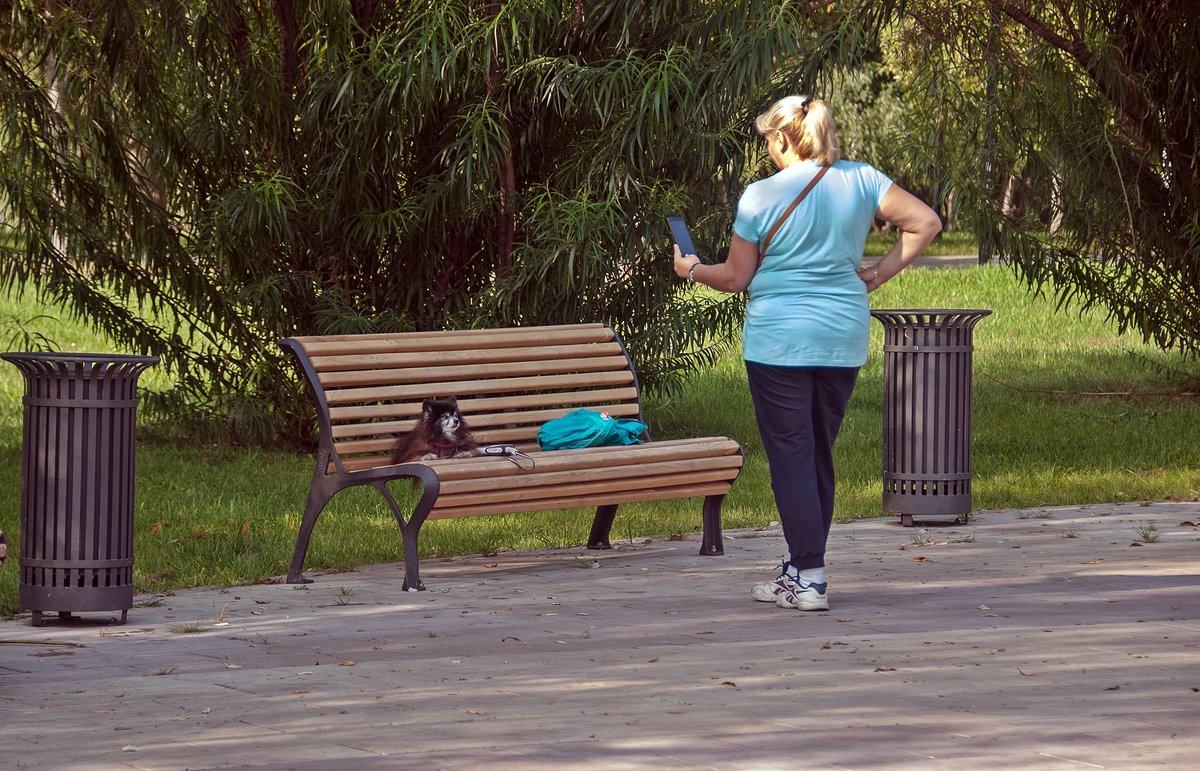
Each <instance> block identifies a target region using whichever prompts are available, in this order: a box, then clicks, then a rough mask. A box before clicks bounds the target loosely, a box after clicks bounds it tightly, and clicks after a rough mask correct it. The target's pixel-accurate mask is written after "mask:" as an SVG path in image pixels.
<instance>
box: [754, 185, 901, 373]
mask: <svg viewBox="0 0 1200 771" xmlns="http://www.w3.org/2000/svg"><path fill="white" fill-rule="evenodd" d="M819 168H820V167H819V166H818V165H817V163H816V161H801V162H799V163H794V164H792V165H791V166H788V167H787V168H785V169H782V170H781V171H779V172H778V173H776V174H773V175H772V176H770V177H768V178H766V179H764V180H761V181H759V182H755V183H753V184H751V185H750V186H749V187H747V188H746V192H745V193H743V194H742V197H741V200H739V201H738V208H737V218H736V219H735V220H734V223H733V232H734V233H736V234H737V235H738V236H740V237H742V238H744V239H745V240H747V241H749V242H750V243H752V244H760V243H762V241H763V239H764V238H766V235H767V231H769V230H770V229H771V228H772V227H774V225H775V223H776V222H777V221H778V220H779V217H780V216H781V215H782V214H783V212H784V211H785V210H786V209H787V207H789V206H791V204H792V201H794V200H796V196H798V195H800V191H801V190H803V189H804V187H805V185H807V184H808V183H809V181H810V180H812V178H813V175H815V174H816V173H817V170H818V169H819ZM891 185H892V180H891V179H889V178H888V177H887V175H885V174H884V173H883V172H881V171H879V170H878V169H876V168H874V167H872V166H869V165H867V164H865V163H852V162H850V161H838V162H837V163H835V164H833V166H831V167H830V168H829V171H828V172H826V174H825V176H824V177H822V178H821V181H820V182H818V183H817V184H816V187H814V188H813V189H812V190H811V191H809V194H808V196H807V197H806V198H805V199H804V200H803V201H802V202H801V203H800V205H799V206H797V207H796V210H795V211H793V212H792V213H791V216H789V217H788V218H787V220H786V221H785V222H784V223H783V226H782V227H780V228H779V230H778V231H777V232H776V233H775V235H774V237H773V238H772V239H771V244H770V246H769V248H768V249H767V254H766V256H765V257H764V258H763V262H762V265H761V266H760V267H759V269H758V272H757V273H755V274H754V279H753V280H752V281H751V282H750V301H749V303H748V304H747V306H746V322H745V325H744V327H743V329H742V356H743V357H744V358H745V359H746V360H747V361H753V362H757V363H759V364H770V365H775V366H782V367H861V366H862V365H863V364H865V363H866V361H867V337H868V331H869V330H868V326H869V323H870V318H871V317H870V312H869V311H870V308H869V306H868V304H867V287H866V284H864V283H863V281H862V279H860V278H859V277H858V274H857V269H858V264H859V262H860V261H861V260H862V253H863V246H864V244H865V243H866V240H867V231H868V230H870V228H871V222H872V221H873V219H874V217H875V212H876V211H878V209H879V204H880V203H881V202H882V201H883V197H884V196H885V195H887V191H888V190H889V189H890V188H891Z"/></svg>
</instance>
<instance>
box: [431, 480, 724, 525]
mask: <svg viewBox="0 0 1200 771" xmlns="http://www.w3.org/2000/svg"><path fill="white" fill-rule="evenodd" d="M731 487H732V483H731V482H706V483H702V484H695V485H685V486H682V487H659V488H656V489H653V490H626V491H625V492H615V493H597V494H594V495H577V496H568V497H564V498H544V499H539V500H536V501H507V502H504V503H495V504H489V505H487V506H462V507H458V508H452V509H438V508H435V509H433V511H431V512H430V514H429V518H430V519H449V518H452V517H474V516H480V515H484V514H514V513H518V512H526V511H547V510H551V509H574V508H583V507H590V506H608V505H613V504H621V503H640V502H642V501H666V500H672V499H675V498H693V497H699V496H709V495H724V494H725V493H727V492H729V490H730V488H731Z"/></svg>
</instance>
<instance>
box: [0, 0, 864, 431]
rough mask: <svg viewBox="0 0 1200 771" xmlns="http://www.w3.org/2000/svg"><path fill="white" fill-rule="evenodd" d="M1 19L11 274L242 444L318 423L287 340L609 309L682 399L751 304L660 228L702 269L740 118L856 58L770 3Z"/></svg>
mask: <svg viewBox="0 0 1200 771" xmlns="http://www.w3.org/2000/svg"><path fill="white" fill-rule="evenodd" d="M47 9H49V10H47ZM9 14H10V18H11V22H10V24H9V25H8V27H7V28H6V29H5V30H4V31H3V32H0V38H3V45H2V46H0V114H2V115H3V116H4V118H3V119H2V120H0V223H3V225H2V227H3V228H5V229H6V230H7V232H6V233H4V234H3V237H2V238H0V287H7V288H12V287H17V286H22V285H25V284H26V283H28V284H31V285H33V286H35V287H36V288H37V289H38V291H39V292H40V293H42V294H43V295H44V296H45V297H46V298H47V299H48V300H49V301H50V302H52V303H54V304H58V305H61V306H63V307H65V308H67V309H69V311H70V312H71V313H72V314H74V315H76V316H78V317H79V318H81V319H84V320H86V321H88V322H89V323H91V324H94V325H95V326H96V327H97V328H99V329H100V330H102V331H103V332H105V333H106V334H108V335H109V336H111V337H112V338H113V339H114V340H116V341H117V342H118V343H119V345H120V346H122V347H123V348H124V349H126V350H129V351H133V352H139V353H153V354H157V355H160V356H161V357H162V358H163V362H164V366H165V367H167V368H168V369H169V370H170V371H171V372H172V374H173V376H174V385H173V386H172V388H170V389H168V390H167V391H166V392H163V393H160V394H155V395H153V396H152V397H151V398H150V399H149V400H148V401H147V407H148V408H149V409H151V410H154V411H157V412H159V413H161V414H166V415H169V416H170V417H171V418H172V419H173V420H176V421H180V422H185V421H188V420H190V419H193V418H195V417H197V416H200V417H205V416H207V417H209V418H213V419H224V420H229V421H231V426H232V428H233V434H234V435H235V436H243V437H252V436H260V437H265V436H269V435H271V434H272V433H273V432H280V433H282V434H283V435H286V436H288V437H292V438H295V437H302V436H304V435H305V434H306V433H307V432H309V431H310V430H311V425H310V422H309V421H310V417H309V412H310V411H309V409H308V405H307V400H306V397H305V395H304V394H303V393H302V389H301V386H300V385H299V383H298V381H297V379H296V378H295V377H294V376H293V372H292V369H291V365H290V363H289V362H288V361H286V360H285V359H284V358H283V355H282V353H281V351H280V350H279V349H278V346H277V344H276V341H277V340H278V339H279V338H282V337H287V336H290V335H294V334H335V333H342V332H362V331H373V330H397V329H429V328H454V327H469V326H474V325H485V324H486V325H496V324H539V323H555V322H562V321H573V322H574V321H596V320H601V321H607V322H609V323H612V324H614V325H615V326H616V327H617V328H618V330H619V331H620V332H621V333H622V335H623V336H624V338H625V339H626V341H627V343H628V345H629V347H630V350H631V352H632V353H633V355H634V357H635V359H636V360H637V363H638V365H639V369H640V372H641V373H642V375H643V377H644V379H645V380H646V382H647V384H648V385H650V386H652V387H658V386H670V385H671V384H678V382H680V378H681V376H683V375H684V374H686V373H688V372H693V371H695V369H696V368H697V367H699V366H702V365H703V364H705V363H707V362H711V361H712V360H713V359H714V357H715V356H717V355H718V354H719V352H720V350H721V348H722V346H723V345H725V344H726V343H727V342H728V340H729V337H730V334H731V333H732V332H733V331H734V330H735V329H736V325H737V321H738V319H739V318H740V302H741V300H740V299H739V298H727V299H726V300H724V301H722V302H716V301H713V302H708V303H703V304H700V305H689V304H687V303H686V302H685V300H684V298H683V297H682V296H681V292H683V291H685V287H684V286H683V285H682V284H681V283H680V282H679V281H678V280H677V279H675V278H673V276H672V275H671V273H670V271H669V261H668V255H669V252H668V248H669V243H668V237H667V235H666V231H665V227H664V224H663V220H664V217H665V215H666V214H668V213H678V212H684V213H686V214H689V215H690V216H691V219H692V220H693V222H694V224H695V226H696V231H697V236H698V239H699V242H700V243H701V244H703V245H704V246H705V247H706V248H707V249H708V252H709V254H711V255H712V256H713V257H714V258H715V257H716V256H717V255H716V248H715V246H716V245H717V244H721V243H724V242H725V240H726V239H727V237H728V228H729V224H730V221H731V218H732V202H733V201H734V200H735V199H736V196H737V193H738V192H739V191H740V189H741V188H742V186H743V185H744V184H745V182H746V181H747V179H748V178H749V177H751V176H753V175H754V174H756V173H758V172H759V171H761V169H762V167H761V163H760V161H759V159H758V158H757V156H756V151H757V148H756V137H755V136H754V134H753V131H752V129H751V118H752V116H753V115H754V114H756V113H757V112H758V111H759V110H761V109H763V108H764V107H765V105H766V104H767V103H769V101H770V100H771V99H774V98H776V97H777V96H779V95H782V94H783V93H786V92H790V91H795V90H798V89H799V85H800V84H801V83H802V82H805V79H806V78H807V79H809V80H811V79H812V78H813V77H814V76H815V73H816V71H817V70H818V69H819V67H820V66H825V64H827V63H836V62H840V61H843V60H845V59H848V58H853V57H854V56H856V54H855V51H856V50H858V48H860V47H862V46H865V45H867V42H868V41H865V40H859V39H858V38H857V37H856V36H855V35H853V34H851V32H853V30H854V29H856V27H855V26H854V25H853V24H848V19H847V18H846V17H845V15H844V14H842V13H840V12H837V11H834V10H829V9H826V8H819V9H816V10H814V9H810V8H808V7H807V6H798V5H796V4H793V3H784V2H777V1H776V2H772V1H768V0H751V1H750V2H685V1H676V2H666V3H641V2H625V1H622V0H610V1H608V2H589V3H577V2H546V1H544V0H521V1H518V2H504V3H501V2H485V3H469V2H465V1H464V0H427V1H426V2H422V3H419V4H415V3H394V2H393V3H375V2H363V3H349V2H346V0H340V1H339V0H323V1H321V2H314V3H305V4H301V3H294V2H266V0H257V1H256V2H248V3H231V2H221V1H219V0H163V2H157V3H144V2H138V1H135V0H122V1H120V2H110V1H109V0H103V2H101V1H100V0H91V1H90V2H77V3H71V4H69V5H68V4H60V5H54V6H44V5H43V4H41V3H35V2H32V0H24V1H18V2H16V3H14V4H11V11H10V12H9ZM842 28H844V29H845V30H848V31H846V32H844V34H843V38H844V39H841V40H839V41H838V42H837V43H836V44H826V45H823V47H822V48H821V56H820V57H819V58H814V57H813V56H810V52H811V51H812V50H814V46H816V45H817V43H818V42H820V41H826V42H828V41H827V38H828V37H829V35H831V34H832V33H833V32H834V31H837V30H838V29H842Z"/></svg>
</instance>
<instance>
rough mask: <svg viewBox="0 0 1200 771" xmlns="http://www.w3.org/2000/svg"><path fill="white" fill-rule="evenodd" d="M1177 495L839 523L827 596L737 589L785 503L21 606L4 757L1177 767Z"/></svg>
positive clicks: (604, 765) (39, 760)
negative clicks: (560, 545) (64, 620)
mask: <svg viewBox="0 0 1200 771" xmlns="http://www.w3.org/2000/svg"><path fill="white" fill-rule="evenodd" d="M1193 522H1200V503H1196V502H1190V503H1157V504H1152V505H1139V504H1127V505H1106V506H1094V507H1084V508H1054V509H1039V510H1034V511H984V512H979V513H978V514H976V515H975V516H974V517H973V518H972V520H971V521H970V522H969V523H968V524H966V525H954V526H936V527H935V526H933V525H929V526H927V527H925V528H924V529H921V528H902V527H900V526H899V524H898V523H897V522H896V521H895V520H894V519H876V520H864V521H859V522H854V523H851V524H842V525H835V527H834V530H833V534H832V536H831V566H830V571H829V575H830V580H831V589H830V591H831V600H832V603H833V610H832V611H830V612H828V613H802V612H800V611H785V610H781V609H778V608H775V607H774V606H772V605H769V604H766V603H756V602H753V601H752V600H751V599H750V598H749V595H748V590H749V587H750V585H751V584H752V583H753V582H755V581H756V580H759V579H761V578H764V577H768V576H769V575H770V573H771V566H772V565H773V564H775V563H777V561H778V558H779V556H780V555H781V554H782V552H783V551H784V545H783V539H782V537H781V535H780V533H779V530H778V528H777V527H774V528H768V529H766V530H762V531H733V532H729V533H727V534H726V555H725V556H724V557H701V556H699V555H698V554H697V553H696V552H697V550H698V548H699V544H698V539H694V538H689V539H687V540H684V541H670V540H662V541H658V540H656V541H649V542H647V541H636V542H634V543H627V544H625V545H624V546H623V548H622V549H621V550H614V551H611V552H606V553H597V552H588V551H586V550H584V549H566V550H550V551H539V552H533V553H507V554H501V555H499V556H493V557H471V558H463V559H452V560H430V561H427V562H426V563H423V570H424V573H423V577H424V579H425V582H426V584H427V585H428V587H429V591H427V592H420V593H415V592H414V593H404V592H402V591H401V589H400V586H401V582H402V571H401V570H400V569H399V567H398V566H397V565H376V566H369V567H365V568H363V569H361V570H359V571H356V572H352V573H341V574H328V575H320V576H317V581H316V582H315V583H313V584H311V585H310V586H307V587H300V586H292V585H286V584H281V585H258V586H249V587H241V588H234V589H228V590H192V591H184V592H180V593H178V594H175V595H172V596H169V597H165V598H161V601H160V602H155V601H154V600H153V598H147V597H142V598H139V600H140V602H139V603H138V606H137V607H135V608H133V609H132V610H131V611H130V613H129V622H128V624H126V625H125V626H99V625H78V624H77V625H73V626H56V625H49V626H46V627H42V628H34V627H33V626H31V625H30V623H29V621H28V619H27V618H26V619H16V620H13V621H9V622H4V623H0V709H2V710H3V712H2V714H3V721H2V723H3V725H2V726H0V765H3V766H4V767H5V768H43V769H89V770H95V769H111V768H120V769H128V768H135V769H176V768H215V767H251V768H256V769H267V768H271V769H276V768H292V769H324V768H339V769H341V768H349V769H391V768H417V769H426V768H446V769H467V768H472V769H473V768H481V767H486V768H488V769H520V770H521V771H532V770H536V769H581V768H587V769H625V768H637V769H644V768H653V769H672V768H693V769H694V768H717V769H774V768H778V769H797V768H849V769H855V768H857V769H880V768H886V769H902V768H913V769H917V768H919V769H964V768H972V769H975V768H1022V769H1042V768H1045V769H1080V768H1085V769H1086V768H1122V769H1131V768H1132V769H1137V768H1183V767H1192V768H1194V767H1195V766H1194V765H1192V764H1193V763H1196V761H1197V758H1198V757H1200V730H1198V728H1197V723H1198V722H1200V720H1198V719H1200V560H1197V556H1198V551H1200V528H1197V527H1196V526H1195V525H1192V524H1191V523H1193ZM585 526H586V525H585V523H581V525H580V527H581V528H584V527H585ZM1151 526H1153V528H1154V530H1151V529H1150V528H1151ZM581 532H582V531H581ZM1144 536H1149V538H1144ZM1155 537H1157V540H1154V541H1153V542H1146V541H1147V540H1150V539H1153V538H1155ZM12 567H15V566H13V565H10V566H9V568H10V569H11V568H12ZM147 600H149V601H147ZM100 615H101V616H104V615H106V614H100Z"/></svg>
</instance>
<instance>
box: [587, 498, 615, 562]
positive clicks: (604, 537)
mask: <svg viewBox="0 0 1200 771" xmlns="http://www.w3.org/2000/svg"><path fill="white" fill-rule="evenodd" d="M616 516H617V504H615V503H613V504H609V505H606V506H597V507H596V516H595V518H593V519H592V533H591V535H589V536H588V542H587V547H588V548H589V549H592V550H593V551H594V550H598V549H611V548H612V544H611V543H609V542H608V534H609V531H610V530H612V523H613V519H614V518H615V517H616Z"/></svg>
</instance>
